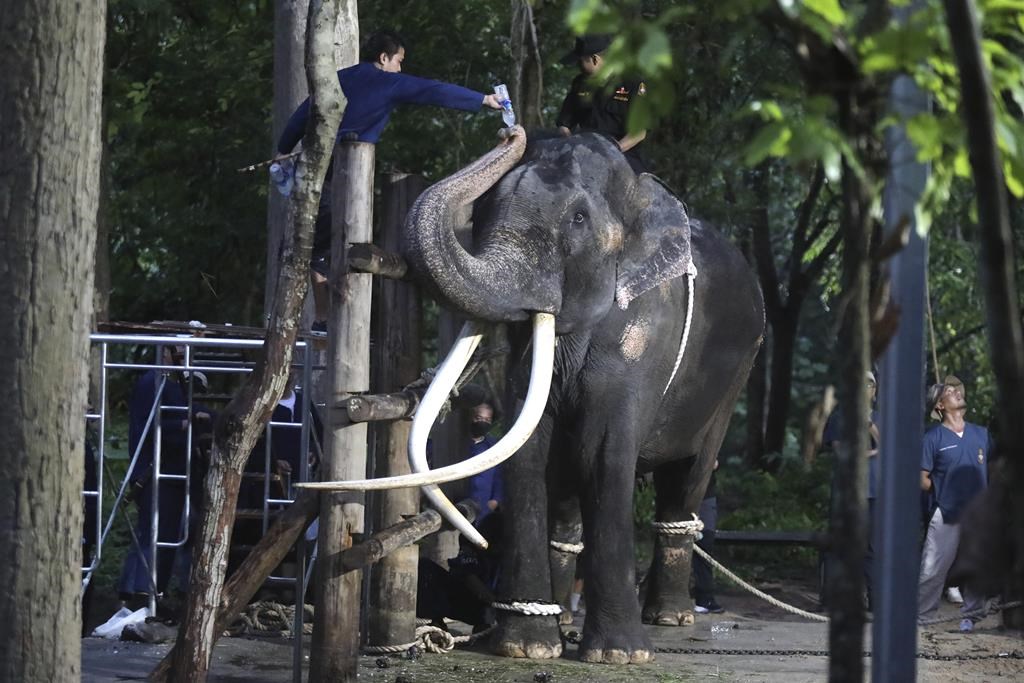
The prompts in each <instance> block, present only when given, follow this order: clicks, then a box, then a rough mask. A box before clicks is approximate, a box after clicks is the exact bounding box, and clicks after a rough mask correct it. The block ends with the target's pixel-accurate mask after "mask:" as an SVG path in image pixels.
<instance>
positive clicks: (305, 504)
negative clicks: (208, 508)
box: [150, 490, 320, 680]
mask: <svg viewBox="0 0 1024 683" xmlns="http://www.w3.org/2000/svg"><path fill="white" fill-rule="evenodd" d="M318 512H320V496H319V494H318V493H317V492H315V491H308V490H307V491H302V492H300V493H299V495H298V496H296V498H295V501H294V502H293V503H292V504H291V505H289V506H288V509H287V510H285V511H284V512H283V513H282V514H281V516H280V517H278V518H277V520H276V521H275V522H274V524H273V526H271V527H270V529H268V530H267V533H265V534H263V538H261V539H260V542H259V543H257V544H256V547H255V548H253V549H252V550H251V551H250V552H249V554H248V555H247V556H246V558H245V560H244V561H243V562H242V564H241V565H239V566H238V569H237V570H235V573H234V574H232V575H231V578H230V579H229V580H228V582H227V583H226V584H225V585H224V594H223V597H222V599H221V602H220V609H219V610H218V612H217V626H216V627H215V628H214V630H213V641H214V643H216V642H217V640H218V639H219V638H220V636H221V634H222V633H224V630H225V629H226V628H227V627H228V625H229V624H230V623H231V621H232V620H233V619H234V618H235V617H236V616H238V614H239V613H240V612H241V611H242V608H244V607H245V606H246V605H247V604H249V599H250V598H252V596H253V595H255V594H256V591H257V590H259V588H260V586H262V585H263V583H264V582H265V581H266V580H267V577H268V576H270V572H272V571H273V570H274V567H276V566H278V565H279V564H280V563H281V560H283V559H284V557H285V555H287V554H288V550H289V549H290V548H291V547H292V546H293V545H295V541H296V540H298V538H299V534H301V533H302V532H303V531H305V530H306V527H308V526H309V525H310V523H311V522H312V521H313V519H314V518H315V517H316V515H317V513H318ZM173 652H174V651H173V650H171V651H170V652H168V653H167V654H166V655H165V656H164V658H163V659H162V660H160V663H159V664H157V667H156V669H154V670H153V673H152V674H151V675H150V678H151V679H154V680H163V678H164V677H165V676H167V674H168V673H169V671H170V667H171V655H172V654H173Z"/></svg>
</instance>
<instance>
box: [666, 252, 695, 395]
mask: <svg viewBox="0 0 1024 683" xmlns="http://www.w3.org/2000/svg"><path fill="white" fill-rule="evenodd" d="M696 277H697V275H696V273H695V272H689V273H687V274H686V291H687V295H686V299H687V301H686V322H685V323H683V338H682V340H681V341H680V342H679V353H678V354H677V355H676V364H675V365H674V366H673V367H672V374H671V375H670V376H669V378H668V383H666V384H665V388H664V390H662V392H661V395H662V396H664V395H665V394H667V393H668V388H669V387H670V386H672V380H674V379H675V378H676V373H677V372H679V365H680V364H681V363H682V362H683V352H684V351H686V341H687V340H688V339H689V338H690V323H691V321H692V320H693V282H694V280H695V279H696Z"/></svg>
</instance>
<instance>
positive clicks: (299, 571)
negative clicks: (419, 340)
mask: <svg viewBox="0 0 1024 683" xmlns="http://www.w3.org/2000/svg"><path fill="white" fill-rule="evenodd" d="M90 341H91V343H92V345H93V349H94V351H96V352H98V354H99V361H100V385H99V396H98V406H95V407H94V408H95V409H90V412H88V413H87V414H86V421H87V424H90V425H94V426H95V429H96V432H97V436H98V439H97V440H98V447H97V448H96V451H95V458H96V463H95V464H96V483H95V487H94V488H83V491H82V498H83V505H84V504H85V503H86V502H88V501H90V500H93V501H95V506H94V507H95V510H94V511H93V513H92V519H88V520H86V524H88V525H89V526H91V527H92V529H93V530H94V532H95V539H96V541H95V543H94V545H93V549H92V556H91V557H90V558H87V559H88V563H87V564H85V566H83V567H82V590H83V592H84V591H85V590H86V589H87V588H88V587H89V584H90V583H91V582H92V579H93V577H94V576H95V572H96V570H97V568H98V567H99V566H100V562H101V561H102V558H103V545H104V543H105V542H106V540H107V538H108V536H109V534H110V530H111V528H112V527H113V524H114V519H115V517H116V516H117V515H118V513H119V512H120V513H121V514H124V515H125V521H126V523H127V524H128V526H129V532H130V535H131V537H132V543H133V544H134V545H136V546H138V548H137V550H138V551H139V552H140V553H142V551H145V552H144V553H143V554H142V557H143V558H144V561H145V564H146V569H147V573H148V576H149V585H150V590H149V609H150V614H155V613H156V601H157V597H158V595H157V590H156V587H157V586H158V580H157V565H158V563H157V553H158V551H159V549H161V548H168V549H180V548H183V547H184V546H186V544H187V543H188V540H189V538H188V531H189V524H188V520H189V519H190V516H191V514H192V507H193V505H192V491H191V485H192V476H193V462H192V458H193V448H192V446H193V436H194V425H193V408H194V401H195V397H196V391H195V389H196V387H195V384H196V377H197V375H196V373H197V372H201V373H204V374H206V375H210V376H215V375H225V374H229V375H241V374H247V373H250V372H252V370H253V367H254V365H255V364H254V363H253V362H251V361H246V360H245V359H244V357H242V356H241V354H240V353H237V354H234V355H233V356H230V357H226V358H221V359H218V358H217V357H216V356H217V355H218V354H219V355H221V356H226V354H224V352H225V351H229V352H231V351H234V352H242V351H245V350H254V349H259V348H260V347H262V346H263V340H257V339H231V338H205V337H192V336H177V335H173V334H167V335H163V334H143V335H137V334H93V335H90ZM172 346H173V347H184V357H183V363H182V364H174V365H167V364H164V363H162V362H160V361H162V360H163V349H164V348H166V347H172ZM139 347H151V348H152V349H153V351H154V355H153V357H154V358H156V359H157V362H155V363H136V362H115V361H112V360H111V357H112V355H120V356H124V355H127V352H128V350H129V349H132V350H136V351H137V350H138V348H139ZM115 348H117V349H124V351H125V352H124V353H121V354H112V353H111V351H112V349H115ZM204 352H206V353H204ZM294 358H296V359H297V360H296V361H295V362H294V363H293V365H292V367H293V369H298V370H300V372H301V380H300V384H299V386H300V387H301V388H302V392H301V404H300V405H297V406H296V407H295V408H296V410H297V411H298V412H299V414H300V415H301V420H300V421H299V422H274V421H271V422H268V424H267V425H266V428H265V429H266V432H265V434H264V452H263V471H262V475H263V490H262V496H261V498H262V505H261V508H260V510H261V515H260V519H261V526H260V528H261V533H266V531H267V529H268V527H269V525H270V519H271V516H272V514H273V511H274V509H275V508H280V507H283V506H287V505H289V504H291V503H292V501H293V500H294V494H293V491H292V483H294V481H303V482H305V481H309V480H310V471H309V470H310V467H309V463H310V457H309V456H310V452H311V448H312V450H313V452H314V453H318V452H319V451H320V443H319V441H318V439H317V438H315V430H314V429H312V426H313V424H314V422H315V419H314V407H313V402H312V398H311V394H312V379H313V372H314V370H322V368H318V367H315V366H314V352H313V348H312V344H309V343H307V342H305V341H298V342H296V345H295V355H294ZM148 370H157V371H159V372H160V377H159V382H158V384H157V388H156V393H155V397H154V400H153V403H152V405H151V406H150V409H149V414H148V416H147V418H146V423H145V427H144V429H143V431H142V434H141V435H140V437H139V440H138V444H137V445H136V447H135V449H134V451H133V452H132V453H130V461H129V465H128V469H127V471H126V472H125V475H124V479H123V481H121V482H119V483H118V482H111V483H112V484H113V485H114V486H115V487H116V490H117V494H116V496H115V497H114V500H113V503H112V505H110V507H109V512H108V513H107V515H106V516H105V515H104V512H103V508H104V505H103V497H104V487H105V484H106V479H107V478H110V477H112V474H111V472H110V470H109V468H108V466H107V441H108V429H109V425H110V421H111V414H110V411H109V406H108V399H109V391H108V384H109V382H110V380H111V379H112V374H113V373H116V372H125V373H134V372H138V371H148ZM172 372H180V373H182V375H183V376H184V377H186V378H187V385H186V386H187V391H186V395H187V405H185V406H165V405H163V400H164V393H165V388H166V386H167V382H168V379H170V375H171V373H172ZM175 412H177V413H181V414H182V419H183V420H187V427H186V435H185V444H186V451H185V472H184V474H181V473H172V472H165V471H163V470H162V469H161V417H162V416H163V415H164V414H165V413H175ZM277 429H299V430H300V437H299V453H300V458H299V471H298V473H297V478H295V479H294V481H293V480H292V478H291V477H289V478H287V479H286V480H284V481H283V482H282V483H283V485H284V486H283V490H284V495H283V496H282V497H273V496H272V495H271V490H270V484H271V478H272V477H271V464H272V463H271V461H272V455H273V453H272V442H273V440H272V436H273V432H274V430H277ZM150 434H152V439H151V440H150V442H151V443H152V468H153V486H152V487H151V488H152V501H151V503H152V509H151V515H150V518H149V519H148V520H142V519H139V520H138V521H139V525H142V524H148V526H149V539H150V543H149V546H148V547H147V548H142V547H141V546H140V545H139V535H138V534H137V533H136V529H135V528H133V527H132V525H131V521H130V519H129V517H128V515H127V511H126V510H124V509H123V508H122V503H123V502H124V500H125V494H126V491H127V489H128V486H129V482H130V480H131V476H132V473H133V472H134V471H135V468H136V467H137V466H138V463H139V462H140V456H143V455H144V454H143V449H144V446H145V445H146V444H147V440H148V439H147V437H149V435H150ZM319 454H320V455H322V453H319ZM147 457H148V456H147ZM175 481H176V482H182V484H183V485H184V511H183V514H182V524H181V525H180V527H179V533H178V536H177V537H176V538H174V539H173V540H160V538H159V535H158V530H159V525H160V509H159V500H160V488H161V486H160V484H161V483H162V482H175ZM86 509H87V510H88V506H86ZM305 565H306V548H305V540H304V537H302V536H300V538H299V541H298V542H297V544H296V567H295V576H293V577H285V576H271V577H269V579H268V582H271V583H292V584H294V593H295V601H296V609H295V624H294V625H293V633H294V635H295V664H296V665H295V670H297V671H300V672H301V661H302V619H303V607H302V603H303V596H304V594H305V590H306V582H307V579H306V576H307V572H306V566H305Z"/></svg>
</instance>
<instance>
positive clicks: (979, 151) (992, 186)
mask: <svg viewBox="0 0 1024 683" xmlns="http://www.w3.org/2000/svg"><path fill="white" fill-rule="evenodd" d="M944 4H945V7H946V23H947V25H948V26H949V32H950V36H951V40H952V44H953V52H954V54H955V55H956V61H957V66H958V68H959V69H960V86H961V89H962V93H963V94H962V97H961V107H962V110H963V115H964V122H965V124H966V126H967V144H968V148H969V150H970V159H971V168H972V170H973V172H974V187H975V190H976V193H977V200H978V223H979V227H980V231H979V236H980V238H981V282H982V288H983V290H984V292H985V313H986V316H985V317H986V321H987V324H988V342H989V350H990V352H991V356H992V369H993V374H994V375H995V380H996V396H997V400H996V414H997V416H998V420H999V430H1000V434H999V436H1000V439H1001V440H1002V443H1001V451H1002V452H1003V453H1005V456H1004V457H1005V458H1006V460H1007V468H1006V470H1007V473H1008V477H1007V481H1006V482H1005V483H1001V485H1006V486H1008V487H1010V490H1011V491H1017V490H1019V488H1018V487H1019V486H1020V483H1021V481H1022V476H1024V454H1022V453H1024V420H1021V419H1020V407H1021V406H1022V405H1024V330H1022V325H1021V317H1020V315H1021V312H1020V306H1019V304H1018V296H1019V294H1018V292H1019V290H1018V289H1017V282H1016V276H1015V272H1014V268H1015V263H1016V261H1015V259H1014V244H1013V233H1012V231H1011V229H1010V217H1009V207H1008V205H1007V201H1006V187H1005V184H1004V179H1003V173H1002V164H1001V161H1000V158H999V148H998V146H997V144H996V135H995V125H994V115H993V107H992V97H993V93H992V86H991V80H990V78H989V74H988V70H987V69H986V67H985V60H984V56H983V54H982V49H981V33H980V30H979V28H978V12H977V8H976V7H975V5H974V2H973V1H972V0H945V2H944ZM1008 499H1009V500H1010V501H1011V503H1010V510H1009V511H1008V512H1009V514H1010V515H1011V519H1008V520H1005V522H1006V526H1007V527H1008V528H1010V529H1013V530H1014V532H1012V536H1011V538H1012V539H1013V545H1014V546H1015V552H1013V553H1011V556H1012V557H1014V563H1015V566H1014V567H1012V568H1011V570H1010V572H1009V575H1008V576H1009V585H1008V586H1007V594H1008V597H1011V598H1013V599H1019V598H1020V597H1021V596H1022V595H1024V532H1022V531H1021V530H1022V529H1024V501H1022V500H1021V497H1020V496H1018V495H1013V496H1009V497H1008ZM1004 621H1005V622H1006V623H1007V625H1010V626H1013V627H1015V628H1020V627H1021V625H1022V624H1024V610H1019V609H1018V610H1012V611H1008V612H1007V613H1006V614H1004Z"/></svg>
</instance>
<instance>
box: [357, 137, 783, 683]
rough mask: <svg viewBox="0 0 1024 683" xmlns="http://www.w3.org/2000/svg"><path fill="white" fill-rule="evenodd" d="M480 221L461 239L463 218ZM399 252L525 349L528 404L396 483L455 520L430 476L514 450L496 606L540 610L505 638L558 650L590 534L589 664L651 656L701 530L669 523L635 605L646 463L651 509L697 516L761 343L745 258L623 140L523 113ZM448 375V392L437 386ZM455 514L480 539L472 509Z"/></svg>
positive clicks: (585, 651)
mask: <svg viewBox="0 0 1024 683" xmlns="http://www.w3.org/2000/svg"><path fill="white" fill-rule="evenodd" d="M469 215H471V220H472V225H473V244H472V246H471V247H470V248H469V249H466V248H463V247H462V246H461V244H460V243H459V241H458V239H457V238H456V234H455V228H456V227H458V226H459V224H460V223H462V222H464V220H465V218H466V217H467V216H469ZM404 255H405V258H406V260H407V261H408V264H409V266H410V268H411V269H412V270H413V272H414V273H415V274H416V276H417V277H418V279H419V280H420V281H421V282H422V283H423V284H424V285H425V286H427V287H429V288H430V289H432V290H433V291H434V292H435V293H436V294H437V295H438V296H439V297H440V298H441V299H442V300H443V301H444V302H445V303H446V304H447V305H449V306H451V307H452V308H454V309H455V310H457V311H460V312H461V313H463V314H464V315H465V316H467V317H468V318H470V319H472V320H476V321H482V322H484V323H489V324H493V323H504V324H505V325H506V326H507V330H508V338H509V342H510V344H511V347H512V350H511V352H510V354H509V358H510V362H509V368H508V377H509V382H508V383H509V387H508V397H509V401H510V402H506V405H507V406H516V407H517V408H518V410H519V418H517V421H516V423H515V424H514V425H513V426H512V428H511V429H510V430H509V433H508V434H507V435H506V437H505V438H503V439H502V441H501V442H499V444H498V445H496V446H494V447H493V448H492V449H491V450H490V451H488V452H486V453H484V454H482V455H479V456H476V458H474V460H475V461H477V462H475V463H473V464H472V465H470V463H469V461H467V462H465V463H459V464H458V465H455V466H448V467H446V468H440V469H438V470H435V471H434V472H435V473H437V476H436V477H435V478H433V479H428V476H429V475H430V474H431V473H430V472H429V471H425V456H423V455H422V454H420V455H419V456H417V455H415V454H412V453H411V454H410V458H411V460H412V461H413V469H414V471H417V472H419V474H413V475H404V478H403V477H393V478H391V479H393V480H394V481H393V482H392V484H393V485H410V484H416V485H420V484H423V483H425V482H427V481H430V482H432V484H431V486H432V487H433V488H432V489H431V487H427V488H425V491H426V492H427V493H428V496H430V497H431V500H433V501H434V502H435V503H437V504H438V505H439V506H440V507H441V508H442V511H443V512H445V515H446V516H453V515H454V509H455V508H454V506H452V505H451V503H450V502H447V499H444V497H443V495H442V494H440V492H439V490H437V488H436V483H439V482H442V481H450V480H453V479H456V478H459V477H464V476H469V475H470V474H472V473H473V472H475V471H480V470H482V469H484V468H486V467H490V466H492V465H493V464H494V462H495V461H496V460H501V459H504V458H506V457H508V460H507V461H506V462H505V463H504V465H503V466H502V467H503V476H504V477H505V491H506V501H505V504H504V510H505V522H506V528H505V534H504V539H505V541H504V544H503V564H502V572H501V578H500V581H499V585H498V589H497V595H498V597H499V600H498V602H499V603H501V604H502V605H505V606H506V607H508V606H512V605H513V603H517V602H518V603H523V602H528V603H531V604H533V605H535V606H536V609H533V608H531V609H533V611H535V612H540V613H539V614H525V613H520V612H517V611H504V610H502V611H500V612H499V613H498V629H497V631H496V633H494V634H492V636H491V646H492V649H493V650H494V652H496V653H497V654H500V655H505V656H511V657H529V658H552V657H558V656H560V655H561V653H562V644H561V637H560V636H561V634H560V630H559V619H558V617H557V616H556V615H557V614H558V612H560V611H561V608H560V607H558V605H557V604H551V603H557V601H558V600H560V599H561V597H562V596H563V595H564V594H565V593H566V592H567V591H568V585H569V583H570V582H571V579H572V574H571V566H572V565H573V564H574V558H575V555H574V552H576V551H577V550H578V545H579V544H580V541H581V540H582V544H583V545H584V546H585V548H586V551H585V552H584V554H583V556H582V557H583V560H582V561H583V570H584V576H585V582H586V585H585V592H586V601H587V612H586V616H585V620H584V626H583V638H582V641H581V643H580V645H579V650H578V652H579V657H580V659H581V660H583V661H588V662H604V663H609V664H624V663H642V662H646V661H649V660H651V659H652V658H653V653H654V650H653V647H652V645H651V641H650V639H649V637H648V635H647V633H646V632H645V630H644V628H643V623H642V622H645V621H646V622H648V623H655V624H662V625H685V624H687V623H692V619H693V617H692V608H693V603H692V601H691V599H690V597H689V591H688V584H689V575H690V557H691V554H692V549H693V540H694V539H693V536H692V535H691V536H687V535H675V534H668V533H658V535H657V539H656V544H655V551H654V555H655V558H654V561H653V563H652V566H651V570H650V572H649V573H648V579H647V587H648V588H647V592H646V599H645V603H644V606H643V608H642V610H641V607H640V604H639V601H638V598H637V593H636V587H635V573H636V569H635V559H634V538H633V537H634V530H633V504H632V498H633V488H634V481H635V476H636V474H637V473H642V472H652V473H653V480H654V486H655V491H656V519H657V520H658V522H660V523H673V522H684V521H687V520H690V519H691V518H692V517H694V513H695V512H696V511H697V509H698V507H699V504H700V501H701V499H702V497H703V494H704V490H705V488H706V487H707V484H708V481H709V479H710V476H711V471H712V468H713V465H714V462H715V460H716V458H717V456H718V451H719V448H720V446H721V444H722V440H723V438H724V435H725V431H726V428H727V425H728V423H729V420H730V417H731V415H732V412H733V409H734V407H735V403H736V401H737V398H738V396H739V394H740V391H741V390H742V387H743V386H744V384H745V382H746V379H747V376H748V374H749V372H750V368H751V366H752V364H753V360H754V357H755V355H756V353H757V351H758V348H759V346H760V344H761V341H762V338H763V332H764V323H765V318H764V303H763V299H762V296H761V290H760V288H759V286H758V282H757V279H756V277H755V276H754V274H753V272H752V271H751V269H750V267H749V265H748V264H747V262H746V261H745V259H744V258H743V255H742V253H741V252H740V251H739V249H737V248H736V247H735V246H733V245H732V244H731V243H730V242H729V241H728V240H726V239H725V238H724V237H723V236H722V235H721V234H720V233H719V232H717V231H716V230H715V229H713V228H711V227H709V226H707V225H705V224H703V223H701V222H700V221H699V220H697V219H695V218H693V217H691V216H690V215H689V214H688V212H687V210H686V208H685V207H684V205H683V203H682V202H681V201H680V200H679V199H678V198H677V197H676V196H675V195H674V194H673V193H672V192H671V191H669V190H668V189H667V188H666V187H665V186H664V185H663V184H662V183H661V181H659V180H658V179H657V178H656V177H655V176H653V175H650V174H640V175H637V174H636V173H635V172H634V171H633V170H632V169H631V168H630V166H629V164H628V162H627V161H626V159H625V157H624V156H623V154H622V152H621V151H620V150H619V148H618V146H617V145H616V144H615V142H614V141H613V140H611V139H610V138H607V137H605V136H603V135H600V134H593V133H588V134H581V135H574V136H571V137H552V138H547V139H537V140H532V141H530V142H529V144H527V136H526V133H525V131H524V130H523V129H522V128H520V127H518V126H517V127H513V128H508V129H504V131H503V140H502V141H501V142H500V143H499V145H498V146H497V147H495V148H494V149H493V150H492V151H490V152H489V153H487V154H486V155H484V156H483V157H481V158H480V159H478V160H477V161H475V162H473V163H472V164H470V165H469V166H467V167H466V168H464V169H462V170H460V171H457V172H456V173H455V174H453V175H452V176H450V177H448V178H445V179H444V180H442V181H440V182H438V183H436V184H435V185H433V186H431V187H430V188H428V189H427V190H426V191H425V192H424V193H423V194H422V195H421V196H420V198H419V199H418V200H417V202H416V203H415V205H414V206H413V208H412V210H411V211H410V213H409V216H408V217H407V219H406V224H405V246H404ZM531 320H532V321H533V334H532V336H531V324H530V321H531ZM468 327H469V325H467V328H468ZM478 337H479V335H478V334H476V333H475V328H474V329H471V330H470V332H467V334H466V335H464V337H460V341H458V342H456V346H455V349H454V350H453V352H452V356H450V357H449V360H448V361H446V362H445V365H443V366H442V367H441V369H440V371H439V372H438V374H437V377H436V378H435V380H434V383H433V384H432V385H431V387H430V391H428V396H427V397H424V400H423V403H422V404H421V406H420V408H419V409H418V410H417V414H416V420H417V421H420V420H421V413H426V417H425V418H424V419H427V420H431V419H432V416H433V415H436V411H437V407H436V406H434V407H432V408H431V407H428V403H430V404H433V403H435V402H438V401H440V400H443V398H444V396H446V395H447V390H448V387H449V386H451V383H452V382H454V379H450V380H443V377H449V376H450V377H457V375H458V374H459V371H460V370H461V366H462V365H464V364H465V362H466V361H468V360H469V354H470V353H471V347H472V343H466V344H462V341H461V340H462V339H463V338H465V339H474V338H478ZM454 357H459V358H461V360H458V358H456V360H453V358H454ZM531 357H532V362H533V365H531V362H530V358H531ZM449 363H454V368H450V367H448V365H449ZM445 381H447V382H448V383H447V384H445ZM435 384H437V385H439V386H440V389H439V393H438V396H440V399H437V398H429V397H430V395H431V391H433V390H434V389H435V386H434V385H435ZM428 398H429V400H428ZM524 425H525V426H524ZM534 425H535V428H534ZM426 429H428V430H429V424H428V426H427V427H426ZM416 430H417V422H414V425H413V431H414V432H416ZM421 431H422V430H421ZM425 440H426V436H425V433H421V435H420V436H419V437H417V436H416V435H415V434H414V435H413V437H410V447H411V449H413V450H415V449H420V450H422V447H423V444H424V443H425ZM506 441H508V442H509V444H507V445H506V446H504V447H503V446H502V444H503V443H505V442H506ZM491 451H495V452H497V451H501V453H498V454H496V455H493V454H492V456H489V454H491ZM513 451H514V452H515V453H514V456H512V457H509V455H510V453H512V452H513ZM463 466H469V467H470V469H469V470H467V469H465V467H463ZM460 468H461V469H460ZM376 481H377V482H379V483H380V486H379V488H386V487H387V486H385V484H384V483H383V480H376ZM353 488H354V487H353ZM367 488H371V487H369V486H368V487H367ZM445 508H447V509H445ZM453 521H455V520H453ZM457 525H458V524H457ZM459 528H460V529H462V530H463V531H464V532H465V533H467V534H470V535H471V537H472V535H473V534H475V533H476V532H475V530H473V528H472V526H471V525H469V524H468V523H463V524H462V525H461V526H460V527H459ZM476 540H477V541H478V542H480V543H483V542H485V541H484V540H483V539H476ZM527 611H529V610H527Z"/></svg>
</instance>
